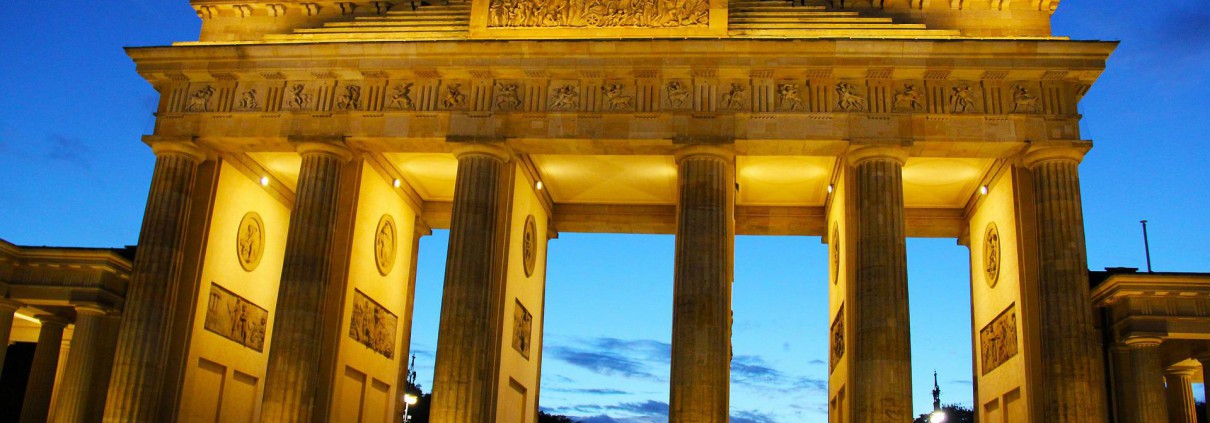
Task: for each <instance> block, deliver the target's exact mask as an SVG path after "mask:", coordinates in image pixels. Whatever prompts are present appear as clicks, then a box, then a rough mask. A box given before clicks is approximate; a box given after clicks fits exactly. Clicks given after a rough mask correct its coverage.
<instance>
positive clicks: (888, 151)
mask: <svg viewBox="0 0 1210 423" xmlns="http://www.w3.org/2000/svg"><path fill="white" fill-rule="evenodd" d="M848 160H849V162H850V164H851V168H850V169H851V171H852V172H853V177H852V178H851V179H850V180H851V181H852V183H853V187H852V188H851V189H850V191H849V192H850V195H851V196H850V197H849V198H848V200H847V201H846V202H847V203H848V204H850V207H852V210H853V214H852V216H853V219H854V220H853V222H852V225H853V228H854V230H855V234H856V237H855V239H856V243H855V244H853V247H854V249H855V252H856V254H855V255H854V258H855V259H854V261H853V264H854V267H855V269H854V270H855V271H854V273H853V282H852V286H851V287H850V289H852V292H853V303H854V304H853V316H854V319H853V320H854V322H853V324H854V325H855V326H854V329H853V332H852V333H853V334H854V335H853V338H854V339H853V341H852V344H851V345H852V346H853V352H852V354H853V358H852V361H851V363H852V365H853V368H852V369H853V370H852V381H853V382H852V389H853V397H852V398H853V407H854V412H855V415H854V419H853V420H854V421H858V422H903V421H908V420H911V419H912V341H911V333H910V330H909V327H908V289H907V249H906V241H905V239H904V233H903V225H904V223H903V163H904V162H905V161H906V160H907V152H906V151H905V150H904V149H902V148H898V147H865V148H859V149H857V150H854V151H853V152H851V153H849V157H848Z"/></svg>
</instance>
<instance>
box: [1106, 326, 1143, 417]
mask: <svg viewBox="0 0 1210 423" xmlns="http://www.w3.org/2000/svg"><path fill="white" fill-rule="evenodd" d="M1109 351H1110V354H1112V360H1111V361H1112V362H1113V389H1114V390H1113V397H1114V401H1113V402H1114V404H1113V406H1114V408H1113V409H1114V410H1115V411H1116V413H1117V414H1116V416H1115V418H1114V420H1113V421H1115V422H1127V421H1130V420H1129V419H1130V418H1131V417H1130V416H1133V415H1134V414H1135V413H1137V411H1134V408H1133V407H1134V405H1135V404H1134V400H1133V397H1134V385H1133V383H1134V373H1133V371H1132V369H1133V365H1132V364H1131V361H1130V346H1129V345H1126V344H1125V343H1122V342H1119V343H1116V344H1114V345H1113V346H1112V347H1110V349H1109Z"/></svg>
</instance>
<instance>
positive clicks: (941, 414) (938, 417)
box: [929, 410, 945, 423]
mask: <svg viewBox="0 0 1210 423" xmlns="http://www.w3.org/2000/svg"><path fill="white" fill-rule="evenodd" d="M929 423H945V411H942V410H937V411H934V412H933V414H930V415H929Z"/></svg>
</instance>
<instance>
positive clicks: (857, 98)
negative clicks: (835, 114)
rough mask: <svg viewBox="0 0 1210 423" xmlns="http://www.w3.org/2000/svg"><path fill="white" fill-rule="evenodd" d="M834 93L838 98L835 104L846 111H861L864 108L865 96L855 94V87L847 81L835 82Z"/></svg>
mask: <svg viewBox="0 0 1210 423" xmlns="http://www.w3.org/2000/svg"><path fill="white" fill-rule="evenodd" d="M836 94H837V96H838V97H839V98H840V101H839V102H837V106H839V107H840V110H844V111H846V112H863V111H865V109H866V100H865V97H862V96H861V95H859V94H857V87H855V86H853V84H850V83H847V82H841V83H839V84H836Z"/></svg>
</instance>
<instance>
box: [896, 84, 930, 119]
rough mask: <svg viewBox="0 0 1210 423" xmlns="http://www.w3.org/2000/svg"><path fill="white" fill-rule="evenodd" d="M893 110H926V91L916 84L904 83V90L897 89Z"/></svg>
mask: <svg viewBox="0 0 1210 423" xmlns="http://www.w3.org/2000/svg"><path fill="white" fill-rule="evenodd" d="M892 110H893V111H896V112H899V111H912V112H918V111H922V110H924V91H923V90H921V89H919V88H916V86H915V85H912V84H903V91H895V104H894V107H893V108H892Z"/></svg>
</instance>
